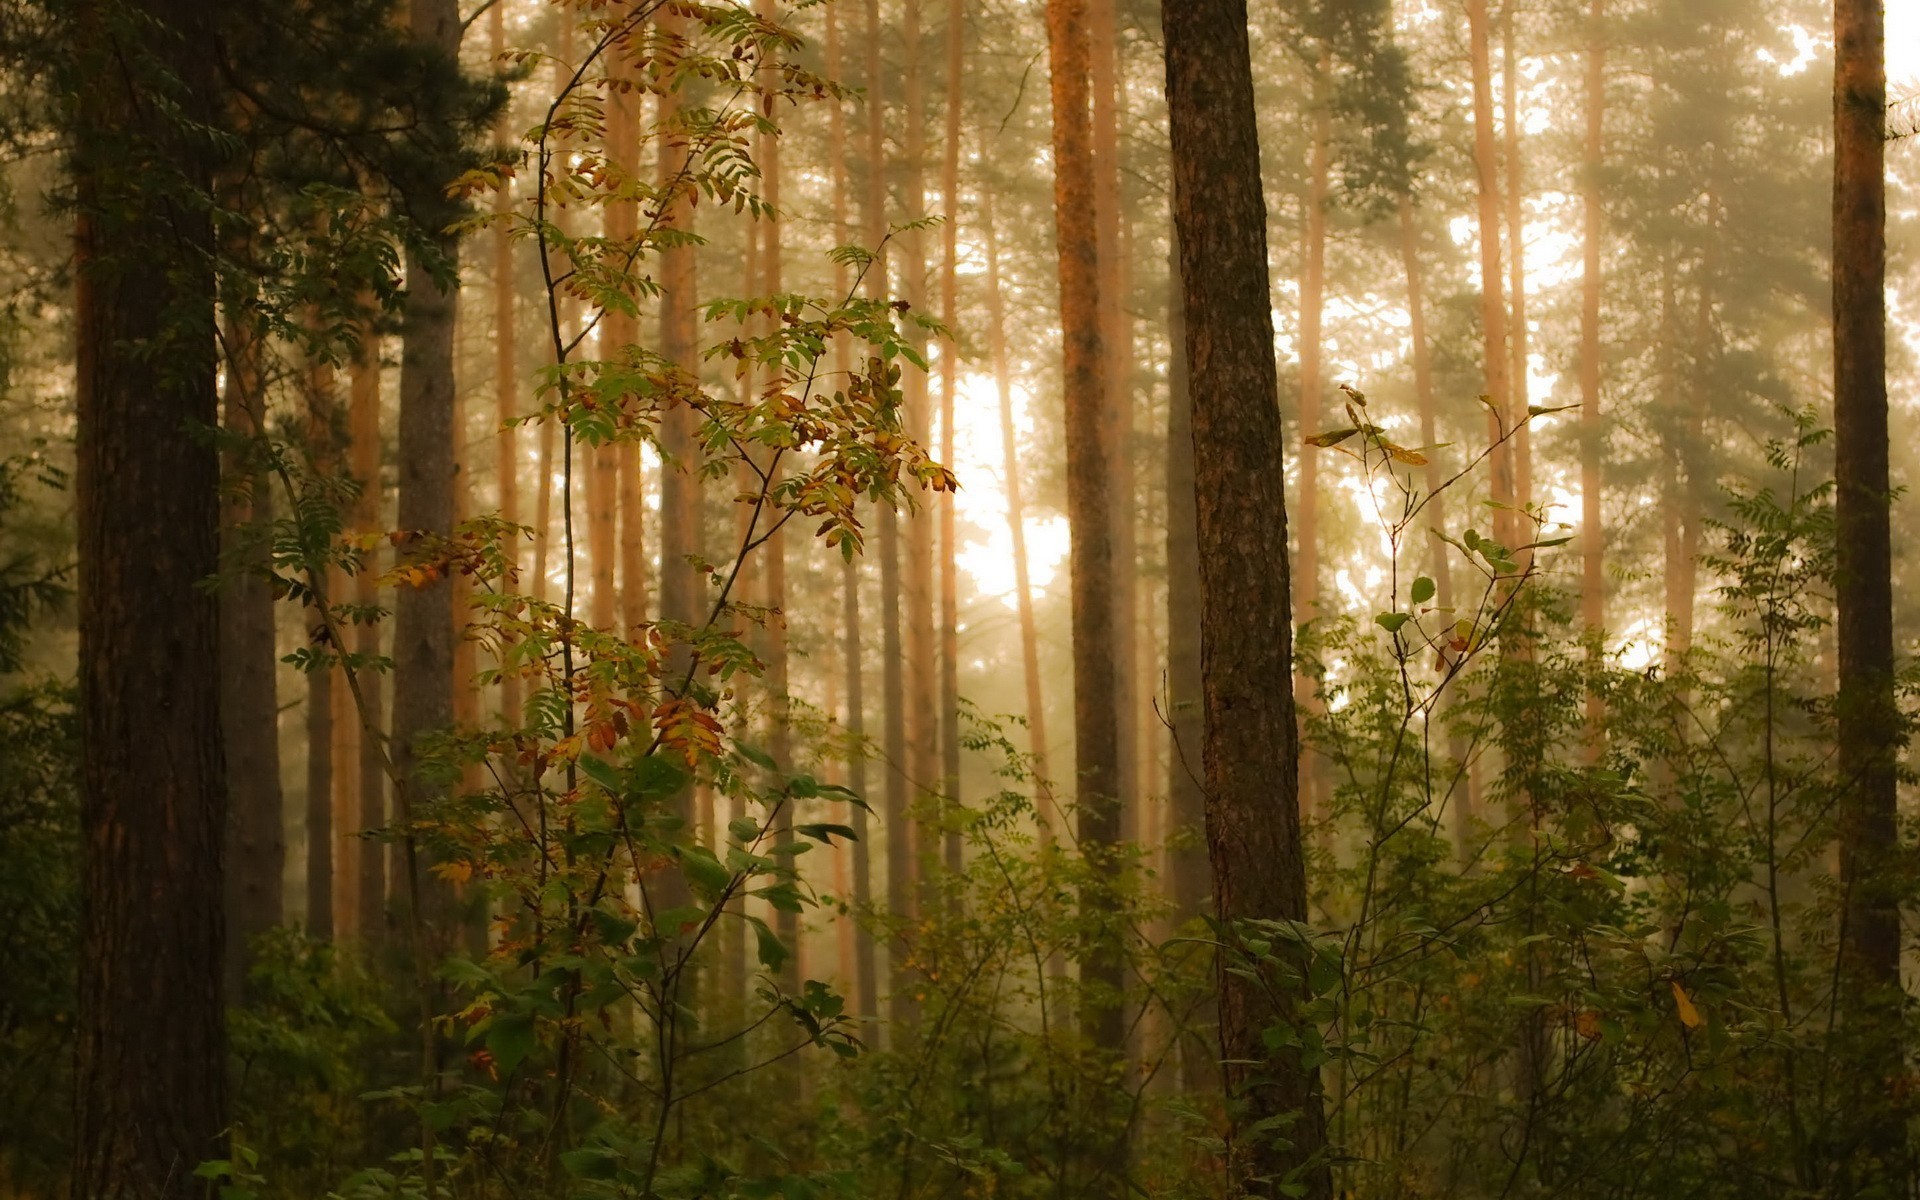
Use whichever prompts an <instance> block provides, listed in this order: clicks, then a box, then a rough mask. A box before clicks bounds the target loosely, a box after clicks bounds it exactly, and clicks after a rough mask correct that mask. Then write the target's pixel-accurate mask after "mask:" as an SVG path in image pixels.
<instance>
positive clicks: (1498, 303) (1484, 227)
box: [1466, 0, 1516, 546]
mask: <svg viewBox="0 0 1920 1200" xmlns="http://www.w3.org/2000/svg"><path fill="white" fill-rule="evenodd" d="M1466 5H1467V24H1468V27H1469V37H1470V41H1471V43H1472V55H1473V165H1474V174H1475V176H1476V178H1477V179H1478V182H1479V187H1478V195H1479V206H1478V210H1477V218H1478V220H1477V224H1478V227H1479V235H1480V333H1481V337H1482V339H1483V351H1482V358H1483V369H1484V370H1485V373H1486V382H1487V391H1486V396H1487V402H1488V405H1489V409H1488V415H1487V437H1488V440H1489V442H1492V441H1493V440H1494V439H1497V438H1498V437H1499V436H1500V431H1501V429H1502V428H1508V429H1510V428H1512V422H1513V393H1512V380H1511V371H1512V362H1511V360H1510V359H1509V357H1508V350H1507V304H1506V294H1505V293H1506V285H1505V282H1504V281H1503V280H1502V279H1501V275H1500V224H1501V214H1500V192H1501V188H1500V155H1499V150H1498V148H1497V147H1496V145H1495V142H1494V133H1493V64H1492V59H1491V57H1490V51H1489V49H1488V30H1487V0H1466ZM1492 462H1493V501H1494V503H1495V504H1501V505H1511V504H1512V503H1513V500H1514V494H1515V493H1514V463H1513V451H1512V446H1511V444H1510V443H1508V444H1503V445H1501V446H1500V447H1499V448H1498V449H1496V450H1495V451H1494V452H1493V460H1492ZM1493 521H1494V526H1493V527H1494V536H1495V537H1496V538H1497V539H1498V540H1500V541H1501V542H1503V543H1505V544H1506V545H1508V546H1512V545H1513V544H1514V538H1513V533H1514V531H1515V529H1516V525H1515V522H1514V520H1513V518H1512V514H1511V513H1510V512H1508V511H1506V510H1504V509H1502V510H1496V511H1495V513H1494V518H1493Z"/></svg>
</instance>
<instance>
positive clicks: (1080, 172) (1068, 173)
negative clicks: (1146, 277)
mask: <svg viewBox="0 0 1920 1200" xmlns="http://www.w3.org/2000/svg"><path fill="white" fill-rule="evenodd" d="M1047 52H1048V66H1049V73H1050V76H1051V90H1052V98H1053V162H1054V181H1053V206H1054V224H1055V235H1054V236H1055V240H1056V244H1057V248H1058V252H1059V266H1060V330H1061V378H1062V384H1063V391H1064V393H1065V396H1064V398H1065V407H1066V435H1067V520H1068V522H1069V523H1070V525H1071V527H1072V542H1071V546H1070V549H1069V552H1068V566H1069V574H1070V576H1071V582H1070V587H1069V594H1070V596H1071V603H1072V611H1073V726H1074V773H1075V784H1076V788H1075V794H1076V801H1077V803H1076V806H1075V812H1076V826H1077V831H1078V835H1079V841H1080V851H1081V853H1082V854H1084V855H1086V856H1087V857H1088V859H1089V860H1090V861H1091V862H1092V863H1093V865H1094V867H1095V870H1096V872H1097V873H1099V874H1103V875H1110V873H1111V872H1112V871H1113V870H1114V869H1115V861H1114V858H1113V854H1114V847H1115V845H1116V844H1117V843H1118V842H1119V840H1120V832H1121V831H1120V809H1119V799H1120V797H1119V786H1120V717H1119V711H1118V709H1117V708H1116V707H1115V696H1114V684H1115V678H1114V653H1113V652H1114V627H1113V617H1114V613H1113V587H1114V565H1113V537H1112V512H1111V500H1110V491H1109V486H1108V484H1109V481H1108V473H1107V457H1106V442H1105V439H1104V438H1103V436H1102V432H1103V429H1102V426H1103V425H1104V423H1105V420H1106V408H1107V405H1108V402H1109V400H1108V393H1107V379H1106V371H1107V363H1106V354H1105V349H1104V347H1103V346H1102V345H1101V341H1100V284H1099V268H1100V247H1099V239H1098V233H1097V228H1096V224H1095V213H1094V199H1093V193H1094V170H1093V144H1092V143H1093V137H1092V134H1093V130H1092V103H1091V101H1092V97H1091V95H1090V92H1091V90H1092V79H1091V73H1092V64H1091V55H1092V47H1091V44H1090V38H1089V36H1088V25H1087V5H1086V0H1048V4H1047ZM1110 891H1111V889H1110V887H1108V886H1105V885H1104V884H1103V885H1097V886H1094V887H1092V888H1090V889H1089V892H1088V894H1087V896H1086V897H1084V899H1083V903H1084V904H1085V905H1086V906H1087V907H1088V909H1089V911H1090V912H1093V913H1105V912H1107V911H1108V910H1109V909H1110V906H1111V899H1110ZM1080 978H1081V982H1082V984H1083V986H1084V987H1085V988H1086V990H1087V991H1088V993H1089V995H1088V998H1087V1000H1086V1002H1085V1005H1084V1009H1083V1012H1082V1014H1081V1026H1082V1032H1083V1033H1084V1035H1085V1036H1086V1037H1087V1038H1088V1040H1089V1041H1091V1042H1092V1043H1093V1044H1094V1045H1096V1046H1100V1047H1102V1048H1105V1049H1108V1050H1119V1049H1122V1048H1123V1046H1124V1039H1125V1027H1124V1025H1125V1022H1124V1010H1123V1009H1122V1008H1121V1006H1120V1003H1119V1001H1120V992H1121V989H1122V987H1123V985H1124V982H1125V980H1124V976H1123V972H1122V966H1121V963H1120V958H1119V951H1118V948H1117V947H1116V946H1114V945H1112V944H1111V943H1110V939H1108V938H1106V937H1094V938H1092V939H1091V944H1090V945H1088V946H1087V947H1086V948H1085V950H1084V952H1083V957H1082V961H1081V964H1080Z"/></svg>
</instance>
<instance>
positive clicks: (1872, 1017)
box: [1833, 0, 1910, 1194]
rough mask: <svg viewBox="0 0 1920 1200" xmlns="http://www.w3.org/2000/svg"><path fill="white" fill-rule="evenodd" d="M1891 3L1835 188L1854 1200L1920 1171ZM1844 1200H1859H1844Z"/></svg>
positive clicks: (1862, 39) (1854, 100) (1867, 67)
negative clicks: (1892, 306)
mask: <svg viewBox="0 0 1920 1200" xmlns="http://www.w3.org/2000/svg"><path fill="white" fill-rule="evenodd" d="M1885 21H1886V17H1885V11H1884V8H1883V4H1882V0H1835V4H1834V87H1833V92H1834V95H1833V117H1834V135H1835V153H1834V179H1833V333H1834V347H1833V351H1834V358H1833V394H1834V414H1833V416H1834V435H1835V438H1834V475H1835V482H1836V483H1837V485H1838V486H1837V490H1836V495H1835V502H1834V521H1835V530H1834V538H1835V546H1836V549H1837V551H1838V561H1837V563H1836V569H1835V579H1834V593H1835V599H1836V601H1837V607H1838V610H1839V611H1838V621H1837V629H1838V639H1839V651H1840V655H1839V657H1840V695H1839V703H1838V706H1837V708H1838V717H1839V761H1838V766H1839V774H1840V778H1841V780H1843V781H1844V783H1845V786H1846V789H1847V790H1846V793H1845V795H1844V798H1843V801H1842V805H1841V809H1840V880H1841V886H1842V888H1843V890H1844V894H1845V897H1846V907H1845V911H1844V914H1843V918H1842V923H1841V931H1842V936H1841V944H1840V967H1841V972H1842V982H1841V984H1840V987H1841V988H1842V989H1843V990H1844V992H1845V994H1846V995H1847V996H1849V997H1850V1003H1848V1004H1847V1005H1846V1006H1845V1008H1844V1010H1843V1014H1842V1019H1843V1020H1844V1021H1845V1022H1846V1023H1847V1032H1848V1034H1849V1038H1848V1041H1849V1043H1850V1045H1849V1049H1850V1050H1851V1052H1852V1053H1851V1056H1850V1057H1851V1061H1850V1062H1848V1063H1847V1064H1846V1069H1847V1070H1848V1071H1849V1074H1850V1078H1849V1079H1848V1080H1847V1081H1846V1082H1845V1083H1843V1084H1842V1087H1843V1089H1844V1090H1845V1093H1846V1094H1847V1095H1848V1096H1850V1097H1851V1098H1852V1099H1851V1102H1852V1103H1853V1104H1855V1105H1857V1106H1858V1107H1855V1108H1854V1109H1853V1110H1852V1113H1853V1119H1852V1122H1851V1125H1852V1128H1851V1129H1850V1130H1849V1131H1848V1133H1846V1134H1843V1135H1842V1136H1843V1141H1844V1142H1845V1143H1846V1144H1845V1145H1844V1146H1843V1147H1842V1150H1843V1153H1842V1155H1841V1159H1840V1161H1842V1162H1849V1163H1851V1164H1852V1167H1851V1169H1850V1170H1843V1172H1842V1175H1843V1179H1844V1180H1845V1182H1846V1184H1847V1185H1848V1186H1850V1187H1854V1188H1858V1189H1860V1190H1859V1191H1857V1192H1853V1193H1851V1194H1878V1193H1879V1191H1880V1190H1881V1189H1883V1188H1885V1189H1889V1190H1890V1189H1891V1188H1892V1186H1893V1184H1894V1183H1895V1181H1898V1180H1902V1179H1904V1178H1906V1172H1907V1171H1908V1169H1909V1168H1910V1163H1909V1162H1908V1158H1909V1152H1908V1146H1907V1133H1906V1117H1907V1113H1908V1110H1909V1107H1910V1102H1906V1101H1901V1100H1899V1099H1898V1098H1897V1097H1899V1096H1900V1095H1901V1094H1902V1093H1901V1091H1899V1090H1898V1089H1897V1084H1896V1081H1897V1080H1899V1079H1901V1078H1903V1077H1904V1073H1905V1066H1904V1062H1905V1052H1904V1051H1905V1048H1904V1047H1903V1046H1902V1044H1901V1040H1900V1028H1901V1022H1902V1007H1903V1005H1904V1002H1905V1000H1906V996H1905V993H1904V990H1903V989H1902V987H1901V983H1900V941H1901V937H1900V898H1901V896H1902V894H1903V887H1902V884H1901V882H1900V880H1901V874H1900V867H1899V861H1900V860H1899V859H1898V858H1897V857H1896V856H1897V854H1898V824H1899V812H1898V806H1897V802H1898V776H1897V773H1896V769H1897V765H1898V758H1899V752H1900V746H1901V743H1902V741H1903V739H1904V734H1903V731H1902V729H1901V719H1900V711H1899V708H1898V705H1897V703H1896V701H1895V692H1894V666H1895V664H1894V645H1893V588H1892V566H1893V563H1892V537H1891V528H1890V526H1891V521H1890V503H1889V499H1890V492H1891V486H1890V481H1889V474H1888V449H1889V446H1888V433H1889V431H1888V426H1887V376H1886V354H1887V301H1886V264H1887V245H1886V221H1887V207H1886V146H1885V140H1884V139H1885V131H1886V109H1887V103H1886V102H1887V76H1886V29H1885ZM1843 1194H1844V1193H1843Z"/></svg>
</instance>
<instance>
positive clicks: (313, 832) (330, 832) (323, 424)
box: [303, 357, 345, 941]
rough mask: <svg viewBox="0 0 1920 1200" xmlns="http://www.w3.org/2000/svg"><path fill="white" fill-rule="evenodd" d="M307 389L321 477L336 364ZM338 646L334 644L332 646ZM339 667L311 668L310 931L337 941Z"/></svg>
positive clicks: (320, 363) (308, 381)
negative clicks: (335, 685)
mask: <svg viewBox="0 0 1920 1200" xmlns="http://www.w3.org/2000/svg"><path fill="white" fill-rule="evenodd" d="M303 382H304V384H305V390H306V396H305V400H306V444H307V455H308V459H309V461H310V462H311V463H312V464H313V470H314V473H315V474H316V475H319V476H321V477H322V478H325V477H328V476H331V475H333V474H334V473H335V471H336V470H337V469H338V464H337V463H336V462H335V451H336V449H337V447H338V437H337V432H338V431H337V430H336V428H335V426H336V423H337V419H338V417H339V411H338V408H337V407H336V404H335V397H334V373H333V367H332V366H331V365H329V364H328V363H327V362H326V361H325V360H324V359H321V358H318V357H316V358H313V359H311V360H309V361H308V363H307V369H306V378H305V380H304V381H303ZM338 582H339V580H338V573H337V572H336V573H334V574H333V575H331V576H330V577H329V579H328V590H327V597H328V599H329V600H336V601H337V600H339V599H340V598H341V597H340V595H339V593H337V592H336V591H334V588H335V587H336V586H337V584H338ZM309 619H310V624H309V626H308V629H307V637H308V640H309V642H311V643H312V644H315V645H325V643H324V642H320V641H316V640H315V638H316V636H318V637H324V636H325V632H324V631H325V629H326V624H325V622H324V621H321V620H319V619H317V618H311V617H310V618H309ZM327 648H328V649H334V648H335V647H331V646H329V647H327ZM336 673H337V669H336V668H331V667H330V668H328V669H326V670H323V671H312V672H309V673H308V674H307V712H306V735H307V789H306V791H307V819H306V827H307V889H306V890H307V904H306V921H307V932H308V933H309V934H311V935H313V936H314V937H317V938H321V939H324V940H326V941H332V940H333V938H334V919H333V887H334V873H335V864H334V854H333V839H334V831H335V825H334V813H335V812H336V811H337V809H338V807H339V799H338V797H337V796H336V795H335V788H334V763H335V762H336V761H339V762H344V761H345V760H344V759H339V758H338V757H337V753H338V749H339V747H338V745H337V742H338V739H337V737H336V736H335V734H334V729H333V721H334V711H333V703H334V701H333V692H334V688H333V683H334V675H335V674H336Z"/></svg>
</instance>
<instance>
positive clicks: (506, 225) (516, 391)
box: [487, 3, 525, 725]
mask: <svg viewBox="0 0 1920 1200" xmlns="http://www.w3.org/2000/svg"><path fill="white" fill-rule="evenodd" d="M506 11H507V6H506V5H505V4H500V3H496V4H495V5H494V6H493V7H492V8H491V9H490V10H489V11H488V14H487V42H488V48H489V49H490V50H491V51H492V54H493V58H494V61H496V62H498V61H500V56H501V55H503V54H505V53H506V52H507V21H506ZM512 122H513V115H512V112H511V106H510V105H508V106H502V108H501V110H500V122H499V124H498V125H497V126H495V128H494V141H495V143H496V144H498V145H499V146H501V147H502V148H505V147H508V146H511V145H512V144H513V124H512ZM493 213H494V217H495V218H496V220H497V221H498V224H496V225H495V226H494V227H493V399H494V409H493V413H494V420H495V421H496V422H498V424H499V428H498V429H497V430H496V431H495V432H494V443H493V478H494V496H495V502H496V503H497V504H498V506H499V509H500V519H501V520H503V521H506V522H509V523H517V522H518V521H519V520H520V431H519V429H518V427H516V426H514V425H513V424H512V423H511V422H512V421H513V419H514V418H515V417H517V416H519V415H520V364H519V330H518V329H517V328H515V312H516V310H515V300H516V297H517V295H518V291H519V289H518V288H517V286H516V284H517V283H518V279H517V278H516V273H515V271H514V267H513V228H512V225H511V223H510V222H509V219H508V218H509V217H510V216H511V215H512V213H513V191H512V189H511V188H510V187H504V186H503V187H501V188H500V189H499V190H498V191H496V192H494V194H493ZM502 550H503V551H504V553H505V554H506V557H507V562H508V564H509V566H510V567H511V569H512V570H514V571H515V572H518V571H519V570H520V569H521V568H522V567H523V565H524V563H525V558H524V556H523V554H522V551H521V546H520V539H519V538H513V539H512V540H510V541H509V542H508V543H507V544H506V545H505V546H503V547H502ZM514 586H516V587H524V586H525V584H524V582H523V583H518V584H515V585H514ZM500 711H501V714H502V716H503V717H504V718H505V720H506V723H507V724H509V725H518V724H519V723H520V680H519V679H518V678H517V677H516V676H513V675H511V674H508V675H503V676H502V678H501V680H500Z"/></svg>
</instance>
